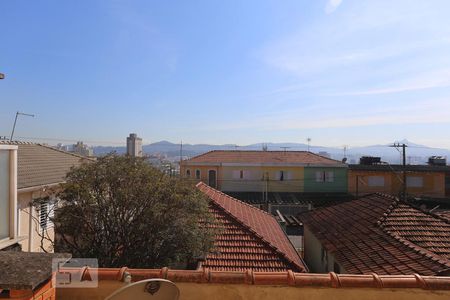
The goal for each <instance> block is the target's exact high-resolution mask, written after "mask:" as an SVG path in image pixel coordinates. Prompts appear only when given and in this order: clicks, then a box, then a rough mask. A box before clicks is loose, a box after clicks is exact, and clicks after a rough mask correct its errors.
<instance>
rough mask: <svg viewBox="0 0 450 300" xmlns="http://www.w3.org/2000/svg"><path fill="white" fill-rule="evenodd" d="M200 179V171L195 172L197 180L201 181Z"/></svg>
mask: <svg viewBox="0 0 450 300" xmlns="http://www.w3.org/2000/svg"><path fill="white" fill-rule="evenodd" d="M200 177H201V172H200V170H195V179H200Z"/></svg>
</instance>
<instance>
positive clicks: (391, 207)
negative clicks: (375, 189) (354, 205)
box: [375, 193, 400, 228]
mask: <svg viewBox="0 0 450 300" xmlns="http://www.w3.org/2000/svg"><path fill="white" fill-rule="evenodd" d="M375 195H377V196H380V197H384V198H391V199H392V203H391V205H389V207H388V208H387V210H386V212H385V213H384V214H383V215H382V216H381V218H379V219H378V221H377V222H376V226H379V227H381V228H383V227H384V225H383V224H384V222H385V221H386V219H387V217H388V216H389V215H390V214H391V213H392V212H393V211H394V209H395V208H396V207H398V205H399V204H400V199H398V198H397V197H394V196H392V195H388V194H384V193H375Z"/></svg>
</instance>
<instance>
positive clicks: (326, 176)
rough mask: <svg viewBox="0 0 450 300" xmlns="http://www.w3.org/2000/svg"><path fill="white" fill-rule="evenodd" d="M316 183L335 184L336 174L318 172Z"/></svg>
mask: <svg viewBox="0 0 450 300" xmlns="http://www.w3.org/2000/svg"><path fill="white" fill-rule="evenodd" d="M316 182H334V172H333V171H327V172H326V171H316Z"/></svg>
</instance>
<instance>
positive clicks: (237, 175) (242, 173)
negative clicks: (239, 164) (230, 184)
mask: <svg viewBox="0 0 450 300" xmlns="http://www.w3.org/2000/svg"><path fill="white" fill-rule="evenodd" d="M232 176H233V179H236V180H238V179H249V178H250V171H248V170H234V171H233V174H232Z"/></svg>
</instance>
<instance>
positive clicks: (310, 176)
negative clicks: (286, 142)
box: [181, 151, 347, 193]
mask: <svg viewBox="0 0 450 300" xmlns="http://www.w3.org/2000/svg"><path fill="white" fill-rule="evenodd" d="M181 174H182V176H183V177H184V178H186V179H189V180H192V181H195V182H198V181H203V182H205V183H206V184H208V185H209V186H211V187H214V188H217V189H219V190H221V191H225V192H301V193H303V192H305V193H323V192H346V191H347V165H346V164H343V163H341V162H340V161H336V160H333V159H330V158H327V157H323V156H320V155H317V154H314V153H311V152H306V151H210V152H207V153H205V154H202V155H199V156H195V157H193V158H190V159H187V160H184V161H182V163H181Z"/></svg>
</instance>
